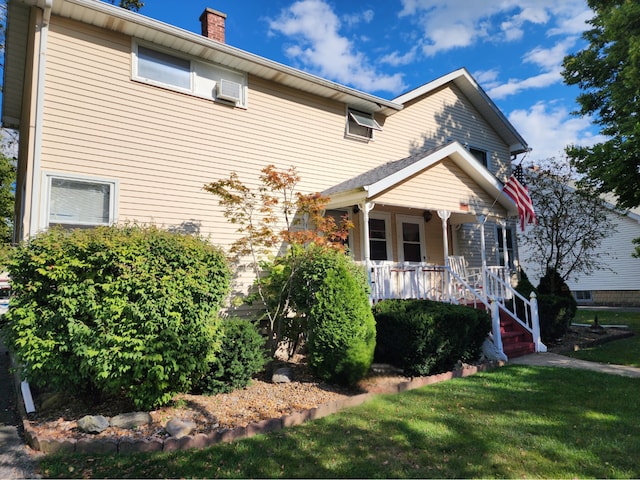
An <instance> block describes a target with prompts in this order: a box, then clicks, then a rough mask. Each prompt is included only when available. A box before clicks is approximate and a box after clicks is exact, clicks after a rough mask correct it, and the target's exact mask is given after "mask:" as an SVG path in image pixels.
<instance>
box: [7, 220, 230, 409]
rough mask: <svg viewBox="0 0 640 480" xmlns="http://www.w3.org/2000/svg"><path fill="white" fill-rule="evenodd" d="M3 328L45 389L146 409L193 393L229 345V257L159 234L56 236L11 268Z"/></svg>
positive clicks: (43, 237)
mask: <svg viewBox="0 0 640 480" xmlns="http://www.w3.org/2000/svg"><path fill="white" fill-rule="evenodd" d="M9 269H10V274H11V277H12V281H13V289H14V294H15V297H14V298H13V299H12V301H11V302H12V303H11V309H10V310H9V312H8V313H7V320H8V324H7V325H6V327H5V328H4V329H3V333H4V336H5V338H6V340H7V343H8V345H9V346H10V347H11V348H12V349H13V350H14V351H15V352H16V354H17V357H18V359H19V360H20V361H21V362H22V363H23V365H24V366H25V374H26V376H27V377H28V378H29V380H30V381H32V382H34V383H35V384H37V385H39V386H49V387H52V388H54V389H73V390H76V391H77V390H80V391H84V392H97V393H104V394H120V393H124V395H125V396H127V397H128V398H130V399H131V400H133V402H134V403H135V405H136V406H137V407H140V408H151V407H153V406H156V405H160V404H163V403H166V402H167V401H168V400H169V399H170V398H171V397H172V396H173V395H174V394H175V393H178V392H184V391H188V390H189V389H190V387H191V386H192V384H193V382H194V380H197V379H198V378H200V377H201V376H202V375H203V374H204V369H205V368H206V365H207V363H208V361H209V360H212V358H213V356H214V355H215V353H216V351H217V349H218V348H219V344H220V341H219V320H218V317H217V313H218V310H219V308H220V305H221V303H222V301H223V299H224V297H225V296H226V294H227V291H228V286H229V278H230V272H229V269H228V266H227V264H226V260H225V258H224V256H223V254H222V253H221V251H220V250H219V249H217V248H215V247H213V246H211V245H209V244H208V243H207V242H205V241H204V240H202V239H199V238H197V237H193V236H189V235H184V234H176V233H169V232H166V231H163V230H160V229H158V228H155V227H138V226H124V227H116V226H114V227H99V228H95V229H86V230H80V229H78V230H73V231H65V230H62V229H55V228H54V229H51V230H49V231H47V232H44V233H42V234H40V235H38V236H37V237H35V238H34V239H32V240H31V241H30V242H29V243H27V244H25V245H22V246H20V247H19V248H17V249H16V251H15V252H14V255H13V256H12V259H11V260H10V262H9Z"/></svg>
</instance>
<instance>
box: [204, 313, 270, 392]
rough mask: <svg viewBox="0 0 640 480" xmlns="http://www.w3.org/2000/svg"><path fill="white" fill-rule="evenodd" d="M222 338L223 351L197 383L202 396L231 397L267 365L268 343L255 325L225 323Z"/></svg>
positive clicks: (249, 322) (243, 321)
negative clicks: (204, 394) (220, 394)
mask: <svg viewBox="0 0 640 480" xmlns="http://www.w3.org/2000/svg"><path fill="white" fill-rule="evenodd" d="M222 334H223V335H222V348H221V349H220V352H219V353H218V355H217V356H216V358H215V359H214V360H213V361H212V362H211V363H210V364H209V370H208V372H207V374H206V375H205V376H204V377H203V378H202V379H201V380H200V382H199V383H198V386H197V391H199V392H203V393H207V394H215V393H228V392H232V391H233V390H237V389H239V388H243V387H246V386H247V385H248V384H249V382H250V381H251V378H252V377H253V375H255V374H256V373H258V372H259V371H261V370H262V369H263V367H264V365H265V363H266V361H267V358H266V349H265V348H266V345H265V339H264V337H263V336H262V335H260V332H259V331H258V327H257V326H256V324H255V323H254V322H252V321H249V320H242V319H237V318H229V319H226V320H224V321H223V322H222Z"/></svg>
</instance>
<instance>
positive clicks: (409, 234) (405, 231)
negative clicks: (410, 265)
mask: <svg viewBox="0 0 640 480" xmlns="http://www.w3.org/2000/svg"><path fill="white" fill-rule="evenodd" d="M397 228H398V231H397V234H398V260H399V261H400V262H426V261H427V251H426V245H425V240H424V238H425V237H424V219H423V218H422V217H413V216H409V215H398V216H397Z"/></svg>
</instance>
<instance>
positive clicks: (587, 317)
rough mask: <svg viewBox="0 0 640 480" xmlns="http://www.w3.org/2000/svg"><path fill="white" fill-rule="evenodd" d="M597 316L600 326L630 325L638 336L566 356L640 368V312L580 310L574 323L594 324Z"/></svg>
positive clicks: (569, 353)
mask: <svg viewBox="0 0 640 480" xmlns="http://www.w3.org/2000/svg"><path fill="white" fill-rule="evenodd" d="M596 315H597V316H598V323H600V325H628V326H629V328H630V329H632V330H633V331H634V332H635V333H636V335H635V336H633V337H631V338H626V339H623V340H616V341H615V342H611V343H607V344H604V345H600V346H597V347H593V348H585V349H582V350H578V351H576V352H568V353H566V355H568V356H571V357H574V358H579V359H581V360H589V361H592V362H601V363H613V364H618V365H629V366H632V367H640V312H626V311H619V310H588V309H579V310H578V313H577V315H576V318H575V319H574V322H575V323H588V324H592V323H593V320H594V318H595V316H596Z"/></svg>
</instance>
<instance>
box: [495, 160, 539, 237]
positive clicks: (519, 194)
mask: <svg viewBox="0 0 640 480" xmlns="http://www.w3.org/2000/svg"><path fill="white" fill-rule="evenodd" d="M503 192H504V193H506V194H507V195H509V197H511V199H512V200H513V201H514V202H516V205H517V206H518V216H519V217H520V228H522V231H524V226H525V225H528V224H532V223H533V224H537V223H538V220H537V219H536V212H535V211H534V210H533V202H531V197H530V196H529V189H528V188H527V184H526V183H525V181H524V172H523V171H522V166H521V165H516V167H515V168H514V169H513V172H512V173H511V176H510V177H509V180H508V181H507V183H506V185H505V186H504V189H503Z"/></svg>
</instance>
